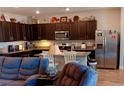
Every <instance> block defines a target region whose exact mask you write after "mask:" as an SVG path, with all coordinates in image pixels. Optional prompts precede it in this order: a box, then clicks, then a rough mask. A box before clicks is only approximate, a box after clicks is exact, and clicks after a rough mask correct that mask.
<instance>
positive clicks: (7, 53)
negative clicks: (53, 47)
mask: <svg viewBox="0 0 124 93" xmlns="http://www.w3.org/2000/svg"><path fill="white" fill-rule="evenodd" d="M32 50H33V49H27V50H21V51H13V52H3V53H0V54H2V55H11V54H16V53H22V52H30V51H32Z"/></svg>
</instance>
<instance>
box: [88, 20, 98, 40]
mask: <svg viewBox="0 0 124 93" xmlns="http://www.w3.org/2000/svg"><path fill="white" fill-rule="evenodd" d="M86 23H87V34H86V39H87V40H94V39H95V31H96V28H97V27H96V26H97V25H96V24H97V23H96V21H95V20H93V21H87V22H86Z"/></svg>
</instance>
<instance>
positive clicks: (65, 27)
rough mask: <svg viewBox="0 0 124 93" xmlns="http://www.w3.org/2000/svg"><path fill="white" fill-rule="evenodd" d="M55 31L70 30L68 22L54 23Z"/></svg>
mask: <svg viewBox="0 0 124 93" xmlns="http://www.w3.org/2000/svg"><path fill="white" fill-rule="evenodd" d="M55 30H56V31H70V23H56V29H55Z"/></svg>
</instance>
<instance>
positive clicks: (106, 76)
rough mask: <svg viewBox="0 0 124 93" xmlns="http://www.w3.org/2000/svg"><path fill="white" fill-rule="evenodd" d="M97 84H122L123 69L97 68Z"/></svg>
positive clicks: (123, 81)
mask: <svg viewBox="0 0 124 93" xmlns="http://www.w3.org/2000/svg"><path fill="white" fill-rule="evenodd" d="M97 71H98V75H99V78H98V82H97V86H124V70H123V71H122V70H106V69H98V70H97Z"/></svg>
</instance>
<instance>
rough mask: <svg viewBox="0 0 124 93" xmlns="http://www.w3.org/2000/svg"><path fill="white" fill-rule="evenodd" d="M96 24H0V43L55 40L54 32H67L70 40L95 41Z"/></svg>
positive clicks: (93, 21) (88, 22) (86, 22)
mask: <svg viewBox="0 0 124 93" xmlns="http://www.w3.org/2000/svg"><path fill="white" fill-rule="evenodd" d="M96 26H97V22H96V21H95V20H92V21H79V22H70V23H47V24H20V23H12V22H0V42H9V41H19V40H25V41H26V40H28V41H30V40H42V39H46V40H55V31H69V32H70V33H69V34H70V36H69V39H70V40H95V30H96Z"/></svg>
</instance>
